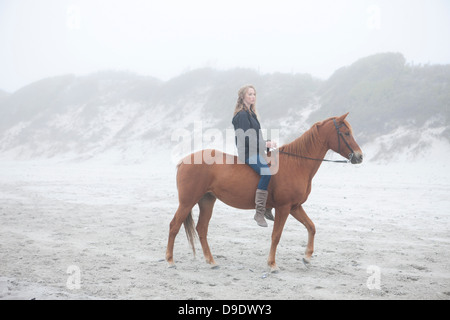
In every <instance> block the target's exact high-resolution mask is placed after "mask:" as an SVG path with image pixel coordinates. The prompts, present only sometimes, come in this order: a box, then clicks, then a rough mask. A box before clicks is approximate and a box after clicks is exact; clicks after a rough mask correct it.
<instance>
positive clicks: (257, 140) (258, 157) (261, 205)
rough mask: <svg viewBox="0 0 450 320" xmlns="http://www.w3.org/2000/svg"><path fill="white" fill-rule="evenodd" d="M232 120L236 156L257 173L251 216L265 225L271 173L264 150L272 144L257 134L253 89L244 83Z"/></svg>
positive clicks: (268, 215) (273, 145)
mask: <svg viewBox="0 0 450 320" xmlns="http://www.w3.org/2000/svg"><path fill="white" fill-rule="evenodd" d="M232 122H233V126H234V130H235V135H236V146H237V150H238V157H239V159H240V160H241V161H242V162H244V163H246V164H248V165H249V166H250V167H251V168H252V169H253V170H255V172H256V173H257V174H259V175H260V176H261V177H260V180H259V183H258V188H257V190H256V196H255V209H256V213H255V217H254V219H255V220H256V223H257V224H258V225H259V226H261V227H267V222H266V220H265V219H264V217H266V218H267V219H269V220H272V221H273V220H274V218H273V215H272V213H271V212H270V209H268V210H266V202H267V195H268V192H267V188H268V186H269V182H270V178H271V175H270V170H269V166H268V164H267V161H266V158H265V154H264V152H265V150H266V148H276V143H275V142H271V141H265V140H264V138H263V136H262V134H261V124H260V123H259V120H258V115H257V112H256V90H255V88H254V87H253V86H251V85H247V86H244V87H242V88H241V89H240V90H239V92H238V100H237V103H236V108H235V110H234V116H233V121H232Z"/></svg>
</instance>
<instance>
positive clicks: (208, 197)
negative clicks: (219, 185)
mask: <svg viewBox="0 0 450 320" xmlns="http://www.w3.org/2000/svg"><path fill="white" fill-rule="evenodd" d="M215 202H216V197H215V196H214V195H213V194H211V193H207V194H205V195H204V196H203V197H202V198H201V199H200V201H199V202H198V206H199V208H200V213H199V218H198V222H197V233H198V237H199V239H200V243H201V245H202V249H203V255H204V256H205V259H206V262H207V263H209V264H210V265H211V266H212V267H213V268H214V267H216V266H217V264H216V262H215V261H214V258H213V256H212V254H211V250H210V249H209V245H208V239H207V234H208V225H209V220H210V219H211V216H212V212H213V207H214V203H215Z"/></svg>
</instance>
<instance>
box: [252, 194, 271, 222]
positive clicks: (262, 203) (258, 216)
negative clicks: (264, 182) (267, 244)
mask: <svg viewBox="0 0 450 320" xmlns="http://www.w3.org/2000/svg"><path fill="white" fill-rule="evenodd" d="M267 195H268V192H267V190H261V189H257V190H256V197H255V208H256V213H255V217H254V219H255V221H256V223H257V224H258V226H260V227H267V222H266V219H264V213H265V212H266V202H267Z"/></svg>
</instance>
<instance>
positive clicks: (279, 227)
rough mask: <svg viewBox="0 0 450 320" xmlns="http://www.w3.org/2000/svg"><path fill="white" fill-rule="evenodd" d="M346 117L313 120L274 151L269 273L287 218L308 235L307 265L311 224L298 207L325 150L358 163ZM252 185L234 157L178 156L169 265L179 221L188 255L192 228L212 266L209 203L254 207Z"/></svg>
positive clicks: (254, 178) (218, 154) (248, 171)
mask: <svg viewBox="0 0 450 320" xmlns="http://www.w3.org/2000/svg"><path fill="white" fill-rule="evenodd" d="M347 115H348V113H347V114H345V115H343V116H341V117H337V118H330V119H327V120H324V121H322V122H318V123H316V124H314V125H313V126H312V127H311V129H309V130H308V131H306V132H305V133H304V134H303V135H302V136H301V137H299V138H297V139H296V140H295V141H293V142H291V143H290V144H287V145H284V146H282V147H281V148H279V152H278V156H277V159H278V171H277V172H276V174H275V175H273V176H272V178H271V180H270V184H269V188H268V191H269V196H268V199H267V207H268V208H275V222H274V226H273V231H272V243H271V248H270V253H269V258H268V261H267V262H268V265H269V266H270V268H271V270H272V271H276V270H277V265H276V263H275V252H276V249H277V245H278V242H279V240H280V237H281V233H282V231H283V228H284V225H285V222H286V219H287V217H288V216H289V214H291V215H292V216H293V217H294V218H295V219H297V220H298V221H300V222H301V223H302V224H303V225H304V226H305V227H306V229H307V231H308V244H307V247H306V251H305V257H304V259H303V261H304V263H305V264H308V263H309V262H310V259H311V256H312V253H313V250H314V235H315V226H314V223H313V222H312V221H311V220H310V219H309V217H308V216H307V215H306V213H305V211H304V210H303V208H302V204H303V203H304V202H305V201H306V199H307V198H308V195H309V193H310V192H311V180H312V178H313V177H314V175H315V174H316V172H317V170H318V169H319V167H320V165H321V163H322V161H323V158H324V156H325V154H326V153H327V151H328V150H330V149H331V150H333V151H335V152H337V153H339V154H340V155H342V156H343V157H345V158H347V159H349V161H350V162H351V163H353V164H356V163H361V162H362V159H363V156H362V152H361V149H360V147H359V146H358V144H357V143H356V141H355V139H354V137H353V132H352V128H351V126H350V124H349V123H348V122H347V121H346V120H345V118H346V117H347ZM202 152H204V153H202ZM206 152H207V153H208V154H210V155H211V154H212V155H213V156H214V158H215V159H218V158H222V157H223V161H220V162H222V164H219V163H220V162H219V163H212V164H211V163H210V162H209V161H206V162H205V160H204V159H203V158H202V156H204V155H205V154H206ZM230 157H231V158H230ZM194 159H200V162H201V164H189V163H196V162H194ZM202 159H203V160H202ZM230 160H231V161H230ZM216 162H218V161H216ZM345 162H347V161H345ZM197 163H198V162H197ZM229 163H233V164H229ZM258 181H259V176H258V175H257V174H256V173H255V172H254V171H253V170H252V169H251V168H250V166H248V165H243V164H241V163H238V160H237V157H235V156H231V155H228V154H225V153H222V152H219V151H216V150H204V151H198V152H196V153H192V154H191V155H189V156H187V157H186V158H184V160H183V161H182V162H180V163H179V164H178V172H177V187H178V198H179V206H178V210H177V211H176V213H175V216H174V218H173V220H172V221H171V223H170V231H169V240H168V244H167V251H166V260H167V262H168V263H169V266H170V267H171V266H174V260H173V248H174V242H175V237H176V235H177V234H178V231H179V229H180V227H181V225H182V224H183V223H184V227H185V229H186V234H187V236H188V240H189V241H190V243H191V246H192V249H193V250H194V255H195V249H194V239H195V236H196V235H195V229H196V230H197V233H198V236H199V239H200V243H201V246H202V249H203V254H204V256H205V259H206V262H207V263H209V264H211V265H212V266H216V262H215V261H214V258H213V256H212V254H211V251H210V249H209V246H208V241H207V238H206V236H207V233H208V224H209V221H210V219H211V216H212V211H213V206H214V203H215V201H216V199H219V200H221V201H222V202H224V203H225V204H227V205H229V206H232V207H235V208H239V209H254V208H255V193H256V189H257V184H258ZM195 204H198V206H199V208H200V213H199V218H198V223H197V227H196V228H195V226H194V221H193V218H192V208H193V207H194V205H195Z"/></svg>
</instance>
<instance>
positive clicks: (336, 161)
mask: <svg viewBox="0 0 450 320" xmlns="http://www.w3.org/2000/svg"><path fill="white" fill-rule="evenodd" d="M278 152H279V153H284V154H287V155H289V156H293V157H297V158H302V159H307V160H314V161H322V162H334V163H349V162H350V160H329V159H317V158H310V157H305V156H301V155H299V154H295V153H290V152H286V151H283V150H280V149H279V150H278Z"/></svg>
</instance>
